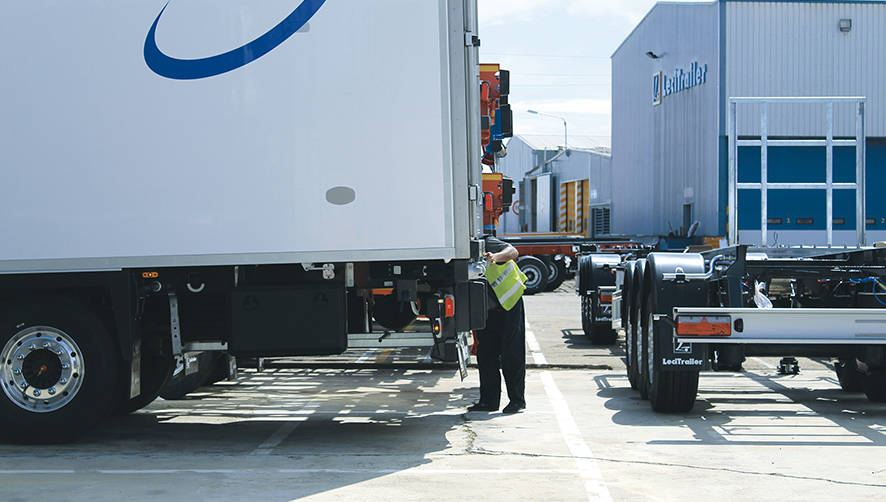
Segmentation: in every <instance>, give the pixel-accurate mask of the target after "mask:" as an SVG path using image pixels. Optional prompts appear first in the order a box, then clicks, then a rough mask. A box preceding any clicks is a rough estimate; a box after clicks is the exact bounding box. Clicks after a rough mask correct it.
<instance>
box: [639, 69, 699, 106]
mask: <svg viewBox="0 0 886 502" xmlns="http://www.w3.org/2000/svg"><path fill="white" fill-rule="evenodd" d="M707 81H708V65H700V64H698V62H693V63H692V64H690V65H689V68H686V69H683V68H677V69H676V70H674V74H673V75H668V74H665V73H662V72H658V73H654V74H653V75H652V104H653V105H660V104H661V101H662V100H663V99H664V98H665V97H666V96H670V95H671V94H676V93H678V92H683V91H685V90H687V89H691V88H693V87H695V86H697V85H701V84H704V83H705V82H707Z"/></svg>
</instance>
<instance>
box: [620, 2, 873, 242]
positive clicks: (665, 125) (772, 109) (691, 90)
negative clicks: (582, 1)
mask: <svg viewBox="0 0 886 502" xmlns="http://www.w3.org/2000/svg"><path fill="white" fill-rule="evenodd" d="M612 84H613V85H612V193H611V200H612V205H611V219H612V232H613V233H618V234H628V235H631V234H655V235H667V234H673V235H685V234H686V233H688V232H689V229H690V227H691V226H692V224H693V223H694V222H698V226H697V235H705V236H724V237H725V236H726V235H728V233H729V231H730V229H729V225H728V221H729V218H728V217H729V192H730V181H729V180H730V169H729V165H730V144H729V141H728V138H729V132H730V127H732V126H731V125H730V124H731V123H732V122H731V120H730V113H729V112H730V109H731V106H730V103H731V101H732V98H740V97H758V98H759V97H800V96H802V97H835V96H842V97H863V98H864V102H863V106H862V107H863V112H864V114H863V124H860V123H859V120H858V112H859V106H857V104H856V103H854V102H851V101H849V102H838V103H835V104H833V105H830V106H832V112H831V114H832V115H831V116H832V118H833V120H832V122H831V123H832V126H831V129H830V137H831V140H830V141H828V139H827V138H828V136H829V134H828V132H829V129H828V126H827V124H828V120H827V119H828V116H829V112H828V107H829V105H828V104H827V103H824V102H815V103H809V102H806V103H793V102H791V103H782V102H772V103H769V104H767V105H765V110H766V113H765V114H764V113H763V110H764V105H761V104H755V103H745V102H739V103H737V104H736V105H735V108H736V117H737V118H736V120H735V122H734V129H735V132H736V138H737V139H738V141H735V145H736V149H735V150H733V151H732V157H734V159H735V166H736V170H737V180H736V182H737V183H740V184H739V185H735V186H736V187H737V189H736V191H735V192H734V193H736V194H737V203H736V204H735V205H736V206H737V208H738V209H737V216H738V225H737V228H738V237H739V239H740V241H741V242H742V243H748V244H757V243H761V242H763V238H762V237H763V236H762V232H761V229H762V228H763V227H764V226H765V227H766V229H767V232H766V239H765V242H766V243H767V244H769V245H774V244H787V245H796V244H819V245H820V244H826V241H825V234H826V229H827V228H828V226H829V225H828V221H827V220H828V219H831V218H828V217H827V216H826V214H827V206H828V200H829V197H828V195H827V194H828V192H829V191H830V190H828V189H822V188H821V187H822V186H825V185H826V186H828V187H830V188H831V189H832V192H831V193H832V194H833V195H832V199H830V200H832V204H833V213H832V219H831V222H830V223H831V224H832V229H833V243H834V244H835V245H840V244H855V243H856V242H857V241H856V237H857V235H856V232H855V229H856V225H855V223H856V220H857V215H858V214H862V213H860V212H859V211H857V206H858V204H857V200H858V199H857V197H856V190H854V189H852V188H850V187H852V186H853V183H856V165H857V164H858V165H866V167H865V172H866V177H865V179H866V187H867V189H866V204H862V205H861V206H862V207H864V208H865V212H864V217H865V218H866V232H867V236H866V238H867V242H868V244H870V243H872V242H874V241H878V240H886V197H882V196H880V194H879V192H880V190H881V189H882V188H884V187H886V102H884V99H886V85H884V84H886V2H875V1H843V2H828V1H806V2H793V1H743V0H720V1H716V2H711V3H674V2H662V3H659V4H657V5H655V6H654V7H653V8H652V10H651V11H650V12H649V13H648V14H647V15H646V17H645V18H644V19H643V20H642V21H641V22H640V23H639V25H638V26H637V27H636V28H635V29H634V31H633V32H632V33H631V34H630V35H629V36H628V37H627V39H626V40H624V42H623V43H622V44H621V45H620V47H619V48H618V49H617V50H616V51H615V53H614V54H613V56H612ZM764 115H765V119H764ZM764 123H765V125H764ZM859 125H863V130H861V129H859V127H858V126H859ZM764 128H765V129H764ZM857 134H862V137H863V138H864V139H863V143H864V144H865V146H866V149H865V151H862V152H858V153H860V154H857V152H856V149H855V147H854V146H853V145H854V143H853V140H854V139H855V138H856V135H857ZM761 142H767V144H768V145H769V147H768V148H766V149H761V147H760V146H759V143H761ZM755 144H757V146H755ZM798 145H799V146H798ZM828 145H829V146H828ZM828 165H831V166H832V175H830V176H829V175H828V169H827V166H828ZM762 166H765V168H763V167H762ZM764 174H765V176H764ZM742 184H743V185H742ZM789 184H791V186H794V187H795V188H803V187H804V186H806V187H809V186H812V188H805V189H787V187H788V185H789ZM797 184H801V185H800V186H796V185H797ZM769 185H772V186H769ZM749 186H753V187H754V188H748V187H749ZM763 201H765V202H766V204H767V206H768V211H767V215H766V216H767V217H766V219H765V220H764V219H763V218H762V203H763Z"/></svg>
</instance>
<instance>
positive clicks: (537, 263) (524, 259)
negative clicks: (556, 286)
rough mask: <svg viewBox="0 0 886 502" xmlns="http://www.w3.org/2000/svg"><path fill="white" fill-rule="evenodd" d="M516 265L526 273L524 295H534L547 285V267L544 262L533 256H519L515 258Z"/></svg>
mask: <svg viewBox="0 0 886 502" xmlns="http://www.w3.org/2000/svg"><path fill="white" fill-rule="evenodd" d="M517 266H518V267H520V270H521V271H523V273H524V274H526V283H525V286H526V291H524V292H523V294H524V295H534V294H536V293H540V292H542V291H544V290H545V286H547V285H548V267H547V265H545V262H543V261H541V260H539V259H538V258H536V257H534V256H521V257H519V258H517Z"/></svg>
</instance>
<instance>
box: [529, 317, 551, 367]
mask: <svg viewBox="0 0 886 502" xmlns="http://www.w3.org/2000/svg"><path fill="white" fill-rule="evenodd" d="M526 345H528V346H529V353H530V354H532V360H533V361H535V364H548V360H547V359H545V355H544V354H542V352H541V345H539V344H538V339H536V338H535V333H533V332H532V329H530V328H529V321H526Z"/></svg>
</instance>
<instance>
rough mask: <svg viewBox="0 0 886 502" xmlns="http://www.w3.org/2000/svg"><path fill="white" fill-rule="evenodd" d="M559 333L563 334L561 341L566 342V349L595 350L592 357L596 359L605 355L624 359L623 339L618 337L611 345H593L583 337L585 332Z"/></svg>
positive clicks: (574, 329)
mask: <svg viewBox="0 0 886 502" xmlns="http://www.w3.org/2000/svg"><path fill="white" fill-rule="evenodd" d="M560 333H562V334H563V337H562V338H563V341H564V342H566V347H567V348H570V349H580V350H588V349H592V350H595V352H594V353H593V354H592V355H594V356H598V357H599V356H606V355H611V356H616V357H624V355H625V351H624V348H623V345H624V338H623V337H619V338H618V340H616V342H615V343H614V344H612V345H593V344H592V343H591V341H590V340H588V337H587V336H585V332H584V330H582V329H581V328H568V329H561V330H560Z"/></svg>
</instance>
